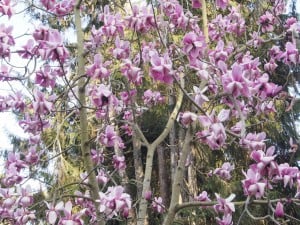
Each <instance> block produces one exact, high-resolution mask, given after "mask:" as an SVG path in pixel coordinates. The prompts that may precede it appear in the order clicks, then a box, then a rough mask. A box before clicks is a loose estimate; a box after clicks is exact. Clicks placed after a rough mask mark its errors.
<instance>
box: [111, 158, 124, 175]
mask: <svg viewBox="0 0 300 225" xmlns="http://www.w3.org/2000/svg"><path fill="white" fill-rule="evenodd" d="M113 164H114V168H115V169H116V170H123V171H124V170H125V168H126V162H125V157H124V156H117V155H114V156H113Z"/></svg>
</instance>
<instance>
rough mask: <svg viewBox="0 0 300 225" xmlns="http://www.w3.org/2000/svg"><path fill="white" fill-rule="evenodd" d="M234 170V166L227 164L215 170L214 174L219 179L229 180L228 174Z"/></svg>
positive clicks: (229, 175)
mask: <svg viewBox="0 0 300 225" xmlns="http://www.w3.org/2000/svg"><path fill="white" fill-rule="evenodd" d="M232 170H234V165H231V164H230V163H229V162H225V163H223V165H222V167H221V168H216V169H215V170H214V174H216V175H218V176H219V177H220V178H221V179H224V180H230V179H231V174H230V172H231V171H232Z"/></svg>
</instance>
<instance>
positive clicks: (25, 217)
mask: <svg viewBox="0 0 300 225" xmlns="http://www.w3.org/2000/svg"><path fill="white" fill-rule="evenodd" d="M14 219H15V220H16V222H17V223H16V224H27V222H29V221H30V220H34V219H36V217H35V213H34V212H33V211H29V210H28V209H26V208H17V209H16V211H15V212H14Z"/></svg>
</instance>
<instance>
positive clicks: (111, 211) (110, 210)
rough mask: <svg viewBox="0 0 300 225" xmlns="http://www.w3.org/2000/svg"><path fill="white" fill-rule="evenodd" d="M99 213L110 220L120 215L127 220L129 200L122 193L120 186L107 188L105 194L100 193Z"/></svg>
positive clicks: (129, 207)
mask: <svg viewBox="0 0 300 225" xmlns="http://www.w3.org/2000/svg"><path fill="white" fill-rule="evenodd" d="M99 195H100V199H99V200H96V201H98V202H100V208H99V210H100V212H102V213H104V214H105V215H106V216H107V218H112V217H114V216H117V215H118V214H121V215H122V216H123V217H125V218H127V217H128V216H129V210H130V209H131V198H130V196H129V195H128V194H127V193H124V188H123V187H122V186H115V187H108V189H107V191H106V192H105V193H103V192H100V193H99Z"/></svg>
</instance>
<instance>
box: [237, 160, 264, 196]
mask: <svg viewBox="0 0 300 225" xmlns="http://www.w3.org/2000/svg"><path fill="white" fill-rule="evenodd" d="M243 174H244V175H245V177H246V179H245V180H242V184H243V189H244V194H245V195H253V196H255V197H256V198H261V197H263V196H264V193H265V188H266V186H267V184H266V181H265V180H263V179H262V174H261V172H260V171H259V170H258V168H257V167H256V165H253V166H251V167H250V168H249V169H248V170H247V173H245V172H244V171H243Z"/></svg>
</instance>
